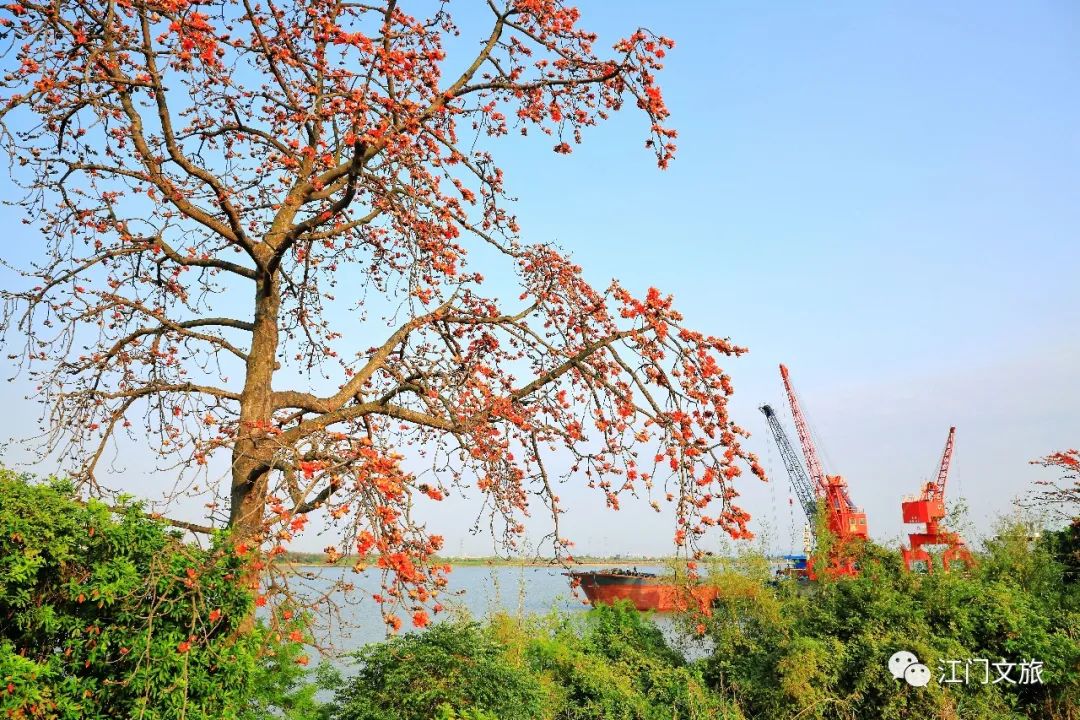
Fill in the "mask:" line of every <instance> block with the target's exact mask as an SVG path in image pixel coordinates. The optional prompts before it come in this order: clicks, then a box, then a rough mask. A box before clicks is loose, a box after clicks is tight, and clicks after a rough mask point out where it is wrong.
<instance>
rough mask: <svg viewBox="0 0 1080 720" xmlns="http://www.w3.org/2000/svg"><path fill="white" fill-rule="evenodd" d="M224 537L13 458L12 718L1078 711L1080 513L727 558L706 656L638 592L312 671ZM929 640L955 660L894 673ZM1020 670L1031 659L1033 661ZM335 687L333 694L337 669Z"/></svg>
mask: <svg viewBox="0 0 1080 720" xmlns="http://www.w3.org/2000/svg"><path fill="white" fill-rule="evenodd" d="M225 540H226V539H225V538H224V537H222V538H218V540H217V541H216V542H215V543H213V544H212V545H210V546H209V547H205V548H197V547H193V546H191V545H189V544H185V543H184V542H182V541H181V539H180V538H179V537H178V535H177V534H176V533H175V532H174V531H171V530H169V529H168V527H167V526H165V525H164V524H162V523H161V522H160V521H157V520H154V519H151V518H149V517H147V516H146V515H145V514H144V513H143V512H142V511H141V509H140V508H139V506H137V505H131V506H127V507H126V509H124V508H122V509H120V510H119V511H117V510H110V509H107V508H105V507H104V506H102V505H100V504H97V503H94V502H90V503H82V502H81V501H78V500H76V499H75V497H74V495H73V489H72V486H71V485H70V484H68V483H64V482H55V481H54V482H51V483H32V482H29V481H28V480H27V479H26V478H23V477H19V476H17V475H15V474H13V473H10V472H7V471H4V472H2V473H0V716H2V717H6V718H71V719H72V720H74V719H75V718H117V717H143V718H149V719H155V718H157V719H161V720H165V719H168V718H243V719H245V720H246V719H248V718H257V717H267V716H280V717H285V718H291V719H292V720H308V719H310V720H315V719H316V718H320V719H323V720H331V719H333V720H390V719H391V718H393V719H394V720H429V719H430V718H441V719H442V720H451V719H454V718H460V719H468V720H494V719H496V718H498V719H499V720H513V719H515V718H520V719H521V720H525V719H526V718H528V719H532V718H547V719H550V720H563V719H566V720H593V719H595V720H601V719H607V718H617V719H626V720H637V719H641V720H661V719H663V720H671V719H672V718H686V719H690V720H698V719H704V718H730V719H738V718H743V719H746V720H751V719H753V720H756V719H759V718H761V719H766V720H780V719H781V718H783V719H785V720H786V719H787V718H792V717H799V718H814V719H820V720H826V719H836V720H841V719H854V718H868V717H873V718H882V719H883V720H891V719H895V720H900V719H901V718H912V717H919V718H924V717H925V718H943V719H946V718H957V719H960V718H965V719H966V718H971V719H978V720H983V719H985V720H991V719H993V720H999V719H1002V718H1005V719H1008V718H1045V719H1048V720H1066V719H1072V718H1076V717H1078V716H1080V715H1078V713H1080V695H1078V693H1080V584H1078V583H1077V578H1078V577H1080V523H1077V522H1073V523H1072V524H1069V525H1067V527H1066V528H1065V529H1063V530H1049V529H1047V528H1038V527H1035V526H1033V525H1031V524H1030V523H1024V522H1021V521H1019V520H1011V521H1009V522H1004V521H1003V522H1002V525H1001V527H1000V529H999V532H998V533H997V534H996V535H995V536H994V537H993V538H992V539H991V540H989V541H987V542H986V543H985V545H984V547H982V548H981V549H980V551H979V552H978V553H977V559H978V564H977V566H976V568H975V569H974V570H972V571H970V572H968V571H959V572H957V571H954V572H950V573H935V574H931V575H922V574H911V573H906V572H904V571H903V570H902V569H901V560H900V558H899V556H898V554H897V553H896V552H894V551H892V550H889V549H884V548H881V547H877V546H874V545H868V546H866V547H865V548H863V550H862V552H861V555H860V565H861V568H862V574H861V576H860V577H859V578H857V579H848V580H840V581H835V582H834V581H821V582H818V583H816V584H813V585H811V586H807V585H805V584H799V583H797V582H795V581H793V580H784V581H781V582H779V583H777V582H775V580H774V578H773V577H772V574H771V572H770V570H769V567H768V562H767V560H766V559H765V558H762V557H760V556H754V555H746V556H743V557H740V558H738V559H737V560H734V561H726V562H725V563H724V564H723V565H720V564H717V565H716V566H714V567H713V568H711V569H710V576H709V581H711V582H716V583H718V584H719V585H720V587H721V588H722V589H723V592H722V593H721V597H720V600H719V601H718V603H717V604H716V605H715V606H714V607H713V608H711V609H710V611H709V612H708V613H707V614H706V615H704V616H703V615H700V614H695V615H694V616H687V617H681V618H678V619H677V622H679V623H681V624H682V625H684V626H685V630H686V636H687V637H688V638H690V639H689V640H687V642H691V643H697V642H701V641H702V638H701V636H704V638H705V639H707V640H708V641H710V642H709V643H707V644H705V645H701V646H700V647H699V648H698V650H697V652H696V653H694V654H693V655H694V656H698V657H700V659H698V660H695V661H692V662H691V661H688V660H686V659H685V655H684V654H683V653H682V652H680V651H679V650H680V649H682V648H675V647H672V645H671V644H670V642H669V640H667V639H665V637H664V635H663V634H662V633H660V632H659V630H658V629H657V627H656V626H655V625H654V624H653V623H651V622H649V620H648V619H647V617H644V616H641V615H639V614H638V613H636V612H634V611H632V610H630V609H629V608H602V609H599V610H595V611H592V612H590V613H588V614H583V615H579V616H574V617H570V616H562V615H557V614H556V615H548V616H543V617H536V616H525V617H509V616H500V617H494V618H489V619H487V620H485V621H483V622H476V621H471V620H465V619H460V618H459V619H452V620H446V621H444V622H440V623H436V624H435V625H433V626H432V627H431V628H429V629H427V630H425V631H422V632H414V633H408V634H405V635H402V636H398V637H393V638H391V639H389V640H387V641H386V642H383V643H376V644H373V645H369V646H367V647H365V648H364V649H363V650H361V651H360V652H359V653H358V654H357V655H356V656H355V658H353V660H354V661H355V662H352V663H346V664H345V665H344V666H341V665H340V664H339V665H338V666H337V667H338V669H337V670H333V669H331V668H330V667H329V666H324V667H320V668H319V671H318V672H310V671H309V669H308V667H307V666H308V662H309V660H308V658H309V656H310V655H311V654H312V653H311V651H310V649H309V648H308V646H307V643H308V642H309V641H310V637H309V636H308V635H307V631H306V628H305V626H304V617H303V615H302V613H300V612H299V611H297V612H293V611H292V610H291V609H289V608H277V609H273V610H272V611H271V609H270V608H267V609H266V612H263V613H261V617H263V619H262V620H260V621H259V622H257V623H256V624H255V625H254V627H246V626H245V624H244V622H243V620H244V618H246V617H248V616H249V613H250V612H251V610H252V609H253V608H254V607H255V605H256V604H257V603H258V602H259V597H258V596H256V595H254V594H253V593H251V592H249V591H247V590H246V589H244V585H243V584H242V583H238V582H237V581H236V578H237V577H238V574H239V573H242V572H243V569H244V564H245V562H247V560H246V559H245V558H241V557H237V555H236V554H235V551H234V550H232V549H231V546H230V545H229V544H228V543H227V542H225ZM901 649H903V650H909V651H911V652H913V653H915V654H916V655H917V656H918V657H919V659H920V660H921V661H922V662H924V663H926V664H927V665H928V666H929V667H930V668H931V669H932V671H933V672H934V673H935V681H934V682H931V683H930V685H929V686H927V687H924V688H916V687H910V686H908V685H906V684H904V683H902V682H898V681H896V680H894V679H893V677H892V676H891V674H890V673H889V670H888V667H887V662H888V659H889V657H890V656H891V655H892V654H893V653H894V652H896V651H897V650H901ZM972 658H988V659H990V660H991V661H993V662H997V661H999V660H1002V659H1004V660H1008V661H1014V662H1017V663H1019V662H1020V661H1026V660H1036V661H1039V662H1041V663H1042V683H1037V684H1011V683H997V684H983V683H982V682H976V681H973V682H969V683H967V684H954V685H943V684H940V683H938V682H936V675H937V673H938V669H939V667H940V666H942V665H945V664H947V661H948V660H960V661H964V660H967V659H972ZM1013 677H1014V679H1018V678H1019V676H1018V674H1014V675H1013ZM319 688H322V689H323V691H324V692H323V693H322V694H321V695H318V697H319V698H321V699H322V700H321V701H320V700H317V699H316V698H317V696H316V690H317V689H319Z"/></svg>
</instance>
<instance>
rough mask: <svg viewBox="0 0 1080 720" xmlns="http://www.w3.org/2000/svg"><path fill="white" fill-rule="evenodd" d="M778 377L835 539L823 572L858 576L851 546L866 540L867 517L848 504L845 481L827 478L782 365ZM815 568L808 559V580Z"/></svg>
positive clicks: (832, 477) (830, 530) (785, 369)
mask: <svg viewBox="0 0 1080 720" xmlns="http://www.w3.org/2000/svg"><path fill="white" fill-rule="evenodd" d="M780 377H781V378H783V380H784V390H786V391H787V397H788V403H789V404H790V405H791V417H792V418H793V419H794V420H795V431H796V432H797V433H798V435H799V443H800V444H801V445H802V450H803V457H804V458H805V459H806V468H807V471H808V472H809V474H810V479H811V480H812V481H813V483H814V491H815V494H816V496H817V498H818V499H819V500H822V501H824V502H823V504H824V506H825V525H826V527H827V528H828V529H829V532H830V533H831V534H832V536H833V538H834V541H833V544H832V547H831V548H830V550H829V557H828V558H826V559H825V560H826V565H825V572H826V573H827V574H829V575H831V576H834V577H837V576H849V577H850V576H854V575H857V574H858V569H857V568H856V567H855V558H854V557H853V555H852V548H851V547H850V545H851V543H852V542H853V541H855V540H857V539H861V540H865V539H867V537H869V528H868V527H867V525H866V513H865V512H863V511H862V509H861V508H857V507H855V503H853V502H852V501H851V495H849V494H848V488H847V482H846V481H845V480H844V478H842V477H840V476H839V475H826V474H825V471H824V470H822V467H821V461H820V460H818V455H817V450H816V448H815V447H814V441H813V439H812V438H811V437H810V428H809V426H808V425H807V424H806V419H805V418H804V417H803V414H802V410H801V409H800V407H799V400H798V398H797V397H796V395H795V389H794V388H793V387H792V385H791V376H790V374H789V373H788V369H787V367H785V366H784V365H780ZM815 565H820V563H816V562H815V559H814V558H811V561H810V563H809V571H810V577H811V579H813V577H814V575H815Z"/></svg>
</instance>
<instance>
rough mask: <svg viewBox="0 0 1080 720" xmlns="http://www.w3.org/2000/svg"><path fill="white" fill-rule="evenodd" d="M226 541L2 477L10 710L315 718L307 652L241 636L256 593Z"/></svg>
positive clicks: (3, 659)
mask: <svg viewBox="0 0 1080 720" xmlns="http://www.w3.org/2000/svg"><path fill="white" fill-rule="evenodd" d="M222 546H223V542H222V539H221V538H218V539H217V543H216V544H215V546H214V547H212V548H211V549H210V550H201V549H198V548H195V547H192V546H190V545H186V544H184V543H182V542H181V541H180V539H179V538H178V537H177V535H176V534H175V533H174V532H172V531H170V530H169V529H168V527H167V526H166V525H164V524H163V523H162V522H160V521H156V520H152V519H150V518H148V517H147V516H146V515H145V514H144V513H143V511H142V510H141V508H140V507H139V506H137V505H126V506H124V507H122V508H120V509H119V510H117V511H115V512H114V511H113V510H110V509H109V508H107V507H105V506H104V505H102V504H100V503H97V502H94V501H90V502H89V503H86V504H82V503H80V502H78V501H77V500H76V499H75V498H74V496H73V489H72V487H71V485H70V484H68V483H64V482H60V481H54V482H52V483H51V484H47V485H35V484H31V483H29V482H27V480H26V479H25V478H23V477H20V476H17V475H15V474H14V473H12V472H10V471H7V470H0V716H4V717H9V718H71V719H72V720H74V719H76V718H78V719H80V720H89V719H93V718H103V719H104V718H108V719H110V720H113V719H115V718H136V717H138V718H144V719H145V720H158V719H160V720H166V719H171V718H181V717H183V718H187V719H188V720H198V719H199V718H208V719H209V718H214V719H215V720H217V719H218V718H242V717H255V716H259V717H265V715H264V714H263V713H262V710H264V709H266V708H267V707H268V706H270V705H273V706H274V707H275V708H276V710H275V711H277V712H283V713H285V714H286V716H288V717H297V718H300V717H305V713H309V712H310V711H311V710H312V708H313V702H312V701H311V691H310V690H309V689H307V688H304V687H302V682H301V681H302V675H303V671H302V669H301V668H299V666H297V665H296V663H295V662H293V660H295V658H296V656H297V654H298V653H299V651H300V650H299V646H298V645H295V644H290V645H284V644H281V643H279V642H276V636H275V635H272V634H270V633H269V632H268V631H267V630H265V629H264V628H262V627H261V626H256V627H255V628H254V629H253V630H249V631H247V632H243V631H242V627H241V626H242V624H244V620H245V619H246V618H247V617H249V614H250V613H251V611H252V609H253V607H254V605H253V598H252V596H251V593H250V592H248V591H247V590H245V589H244V587H243V586H242V584H241V583H239V582H237V577H238V574H239V573H240V572H241V570H242V566H241V563H240V560H239V559H238V558H237V557H236V556H235V555H234V554H232V553H230V552H226V551H224V550H223V549H221V547H222ZM255 692H258V694H259V695H258V698H257V701H256V702H252V701H251V698H252V694H253V693H255Z"/></svg>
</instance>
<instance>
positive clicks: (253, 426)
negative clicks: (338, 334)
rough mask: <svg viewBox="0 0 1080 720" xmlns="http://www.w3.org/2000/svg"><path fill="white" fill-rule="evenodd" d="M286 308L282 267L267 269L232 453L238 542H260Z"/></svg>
mask: <svg viewBox="0 0 1080 720" xmlns="http://www.w3.org/2000/svg"><path fill="white" fill-rule="evenodd" d="M280 308H281V292H280V281H279V278H278V276H277V273H273V272H267V271H265V270H264V271H263V272H262V273H261V275H260V277H259V279H258V282H257V286H256V294H255V320H254V323H253V325H254V328H253V333H252V341H251V351H250V353H249V354H248V358H247V375H246V377H245V380H244V389H243V392H242V393H241V396H240V424H239V427H238V428H237V440H236V444H235V445H234V446H233V453H232V487H231V496H232V503H231V505H230V508H229V514H230V516H229V527H230V529H231V531H232V537H233V542H234V543H235V542H248V543H250V544H252V545H256V546H257V545H258V544H259V543H260V542H261V540H262V533H263V514H264V511H265V508H264V506H265V503H266V495H267V488H268V487H269V475H270V467H271V461H272V459H273V448H272V447H270V442H271V441H272V436H271V435H270V434H269V433H268V430H269V429H270V427H271V425H272V423H271V421H272V419H273V405H272V398H273V378H274V370H275V368H276V363H277V350H278V313H279V311H280Z"/></svg>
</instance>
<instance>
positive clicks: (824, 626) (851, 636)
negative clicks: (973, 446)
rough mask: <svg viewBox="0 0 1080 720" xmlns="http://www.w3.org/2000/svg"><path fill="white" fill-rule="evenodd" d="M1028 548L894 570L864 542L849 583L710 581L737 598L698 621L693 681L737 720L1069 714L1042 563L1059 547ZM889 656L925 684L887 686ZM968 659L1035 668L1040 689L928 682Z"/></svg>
mask: <svg viewBox="0 0 1080 720" xmlns="http://www.w3.org/2000/svg"><path fill="white" fill-rule="evenodd" d="M1032 537H1033V532H1032V530H1031V529H1030V528H1027V527H1022V526H1015V525H1014V526H1011V527H1006V528H1003V529H1002V532H1001V533H999V535H998V536H997V537H996V538H995V539H994V540H992V541H990V542H989V543H987V547H986V550H985V552H984V553H982V554H981V555H980V562H979V565H978V566H977V567H976V568H975V569H974V570H973V571H970V572H964V571H957V570H954V571H952V572H948V573H946V572H940V571H938V572H935V573H933V574H929V575H925V574H918V573H907V572H904V571H902V569H901V563H900V559H899V557H898V554H897V553H895V552H889V551H885V550H883V549H881V548H878V547H875V546H873V545H868V546H866V547H865V548H863V550H862V554H861V557H860V558H859V563H860V567H861V569H862V572H861V576H860V577H859V578H857V579H844V580H836V581H829V580H826V579H823V580H821V581H819V582H817V583H813V584H810V585H807V584H799V583H795V582H791V581H788V582H784V583H781V584H780V586H779V587H777V588H776V589H771V588H768V587H766V586H762V585H756V584H747V583H746V582H745V580H740V579H739V578H730V582H725V581H724V580H723V579H721V581H720V582H721V584H722V585H724V586H727V587H730V588H740V589H739V591H738V592H727V593H724V594H723V596H722V598H721V602H720V604H719V606H718V607H717V608H716V609H715V611H714V614H713V617H712V618H711V619H709V621H708V622H707V625H708V628H709V634H710V635H711V637H712V639H713V641H714V643H715V651H714V652H713V653H712V655H711V657H710V658H709V660H708V663H707V677H708V679H709V680H710V682H711V684H712V686H713V688H714V689H715V690H717V691H718V692H720V693H721V694H722V695H725V696H733V697H734V698H735V699H736V701H737V702H738V704H739V706H740V708H741V710H742V711H743V712H744V713H745V714H746V715H747V716H748V717H754V718H762V719H766V720H767V719H771V718H776V719H780V718H790V717H793V716H798V717H800V718H821V719H824V718H863V717H873V718H881V719H882V720H889V719H891V718H897V719H899V718H910V717H941V718H971V719H976V718H979V719H981V718H986V719H987V720H990V719H993V720H998V719H1000V718H1021V717H1030V718H1066V717H1069V718H1071V717H1075V716H1076V715H1075V714H1076V713H1077V711H1078V709H1080V706H1078V697H1077V688H1078V687H1080V615H1078V609H1080V603H1078V593H1077V587H1076V584H1075V583H1069V582H1066V576H1065V574H1064V573H1065V569H1066V568H1065V566H1064V565H1063V563H1062V562H1060V561H1059V559H1057V558H1055V550H1057V549H1059V548H1060V541H1059V539H1058V538H1057V537H1056V536H1055V537H1053V538H1044V540H1042V541H1039V542H1035V541H1033V540H1032ZM740 583H741V587H740ZM898 650H910V651H912V652H914V653H915V654H916V655H917V656H918V658H919V659H920V661H922V662H923V663H925V664H926V665H927V666H929V667H930V669H931V672H932V674H933V675H934V681H933V682H931V684H930V685H929V686H927V687H924V688H913V687H909V686H908V685H907V684H906V683H903V682H900V681H897V680H895V679H893V677H892V676H891V674H890V673H889V672H888V669H887V662H888V659H889V657H890V656H891V655H892V654H893V653H894V652H896V651H898ZM969 658H987V659H989V660H990V662H998V661H999V660H1001V659H1006V660H1009V661H1016V662H1018V661H1021V660H1031V659H1034V660H1040V661H1042V662H1044V663H1045V665H1044V670H1043V680H1044V684H1042V685H1008V684H997V685H993V684H987V685H984V684H982V682H981V681H977V682H971V683H969V684H966V685H965V684H955V685H946V684H939V683H938V682H936V681H937V676H938V675H939V668H941V669H944V668H947V665H946V664H945V661H946V660H950V659H952V660H961V661H963V660H967V659H969ZM991 673H994V671H993V669H991ZM995 675H996V673H995ZM1014 677H1015V674H1014Z"/></svg>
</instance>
